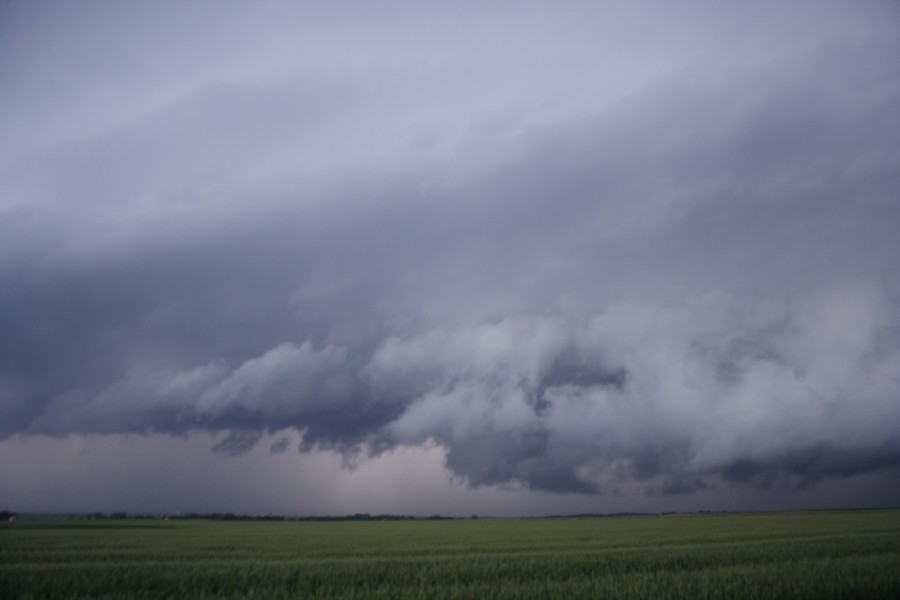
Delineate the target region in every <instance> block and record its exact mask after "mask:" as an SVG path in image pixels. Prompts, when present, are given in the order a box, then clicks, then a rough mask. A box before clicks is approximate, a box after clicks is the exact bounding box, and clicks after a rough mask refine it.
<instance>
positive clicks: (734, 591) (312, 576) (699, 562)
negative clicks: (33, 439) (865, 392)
mask: <svg viewBox="0 0 900 600" xmlns="http://www.w3.org/2000/svg"><path fill="white" fill-rule="evenodd" d="M175 597H183V598H485V599H486V598H848V599H849V598H853V599H856V598H900V511H861V512H815V513H782V514H750V515H728V516H724V515H689V516H674V515H673V516H665V517H629V518H608V519H540V520H460V521H373V522H325V523H316V522H214V521H167V522H166V521H143V520H127V521H88V520H74V521H50V520H47V521H39V520H38V521H27V522H26V521H20V522H17V523H15V524H12V525H6V524H3V525H2V527H0V598H175Z"/></svg>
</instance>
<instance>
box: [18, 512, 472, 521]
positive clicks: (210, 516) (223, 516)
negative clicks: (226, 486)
mask: <svg viewBox="0 0 900 600" xmlns="http://www.w3.org/2000/svg"><path fill="white" fill-rule="evenodd" d="M0 514H6V513H5V512H4V513H0ZM10 514H11V513H10ZM66 516H67V517H68V518H70V519H163V518H164V519H205V520H210V521H413V520H418V521H444V520H452V519H455V517H444V516H441V515H432V516H429V517H414V516H409V515H388V514H383V515H370V514H369V513H356V514H353V515H339V516H331V515H326V516H299V517H298V516H284V515H246V514H236V513H230V512H228V513H194V512H191V513H177V514H174V515H149V514H130V513H126V512H111V513H100V512H94V513H88V514H79V515H75V514H70V515H66ZM7 518H8V517H7ZM472 518H477V517H472Z"/></svg>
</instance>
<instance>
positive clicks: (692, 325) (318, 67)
mask: <svg viewBox="0 0 900 600" xmlns="http://www.w3.org/2000/svg"><path fill="white" fill-rule="evenodd" d="M220 6H221V7H222V9H221V10H219V7H220ZM340 9H341V10H338V7H324V6H315V5H306V4H302V3H301V4H293V3H268V4H264V5H263V6H262V7H261V8H257V7H251V6H250V5H249V4H243V3H225V4H221V5H220V4H219V3H216V4H215V5H214V6H213V5H209V6H206V5H204V4H192V5H190V6H182V5H180V4H167V3H160V4H158V5H157V4H154V6H146V5H142V4H138V3H135V4H128V3H103V2H101V3H86V4H84V5H79V7H77V10H76V8H75V7H73V6H67V5H65V4H63V3H60V4H58V5H57V4H44V5H42V6H39V7H30V6H26V5H25V4H24V3H22V4H16V3H8V4H5V5H4V6H3V8H2V9H0V11H2V12H3V15H2V18H0V22H2V25H0V56H2V57H3V58H2V59H0V81H2V82H3V83H2V86H0V87H2V88H3V90H4V91H3V92H0V114H2V120H0V140H2V141H0V332H2V335H0V411H2V414H3V418H2V419H0V438H9V437H10V436H44V435H50V436H58V437H64V436H77V435H88V434H103V435H120V434H147V435H156V434H164V435H169V434H172V435H186V434H190V433H191V432H228V433H227V436H226V437H225V438H224V439H222V440H220V441H219V442H217V443H216V444H215V445H214V446H213V447H212V450H213V451H214V452H216V453H219V454H222V455H227V456H233V455H241V454H245V453H246V452H248V451H250V450H251V449H253V448H254V447H256V446H257V445H258V444H259V443H261V442H262V441H263V440H267V441H268V443H271V452H272V454H281V453H282V452H283V451H284V449H285V448H286V447H287V445H288V444H291V443H293V442H288V441H287V440H288V439H292V438H290V437H281V438H279V439H277V440H276V441H274V442H272V441H271V440H270V438H269V437H268V436H269V435H276V436H277V435H280V434H279V433H278V432H282V431H284V430H294V431H296V432H299V435H298V439H299V440H300V441H298V442H296V444H298V445H299V449H300V450H301V451H302V452H310V451H314V450H327V451H333V452H337V453H339V454H343V455H345V456H346V457H347V460H348V461H351V462H352V461H354V460H360V458H359V457H363V458H362V459H361V460H366V458H365V457H370V458H372V459H374V458H375V457H378V456H380V455H382V454H384V453H386V452H389V451H392V450H393V449H396V448H403V447H427V448H433V447H437V448H440V449H441V450H442V451H443V452H444V453H445V466H446V468H447V469H449V471H450V472H451V473H452V474H453V475H455V476H457V477H459V478H461V479H462V480H463V481H465V482H466V483H467V484H469V485H470V486H474V487H478V486H501V487H511V488H527V489H530V490H540V491H551V492H577V493H588V494H596V493H599V494H607V493H620V492H621V490H626V489H631V487H629V486H633V485H634V484H639V486H640V487H641V489H642V490H643V491H644V492H645V493H648V494H662V495H666V494H679V493H693V492H697V491H700V490H704V489H707V488H708V487H710V486H716V485H743V486H752V487H755V488H759V489H770V488H772V487H788V488H803V487H807V486H814V485H817V484H820V483H821V482H823V481H825V480H829V479H833V478H842V477H851V476H855V475H858V474H863V473H872V472H881V471H886V472H894V473H895V472H896V470H897V469H898V468H900V436H898V435H897V433H896V431H897V427H898V424H900V286H898V282H900V261H898V258H897V257H898V256H900V253H898V251H900V244H898V241H897V240H898V234H897V232H898V231H900V228H898V224H900V192H898V190H900V63H898V61H897V60H896V58H895V57H896V56H900V34H898V32H900V28H898V27H897V25H900V11H898V8H897V6H896V5H894V4H891V3H887V2H885V3H879V2H863V3H854V4H853V5H849V4H830V3H819V2H817V3H797V4H792V5H791V6H790V7H785V6H782V5H780V4H776V3H772V4H769V3H762V4H754V6H753V7H722V6H719V5H715V4H712V3H689V4H688V5H685V7H684V8H683V9H682V8H678V9H677V10H676V8H675V7H672V6H668V5H666V4H663V3H658V4H652V3H647V4H641V5H640V6H637V7H634V6H628V7H625V6H623V5H618V4H608V5H606V4H597V5H586V4H581V3H578V4H575V3H573V4H568V3H564V4H562V5H554V7H550V6H549V5H543V4H540V3H511V4H505V3H492V4H491V5H490V6H489V7H483V6H479V7H477V8H476V6H475V4H474V3H473V4H471V5H467V4H465V3H463V4H455V5H454V6H453V7H443V8H438V7H434V6H431V7H425V6H421V5H411V4H385V5H380V6H377V7H376V6H372V5H369V4H359V5H355V4H351V5H349V7H347V6H342V7H340ZM212 32H216V34H213V33H212ZM273 460H274V459H273Z"/></svg>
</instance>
